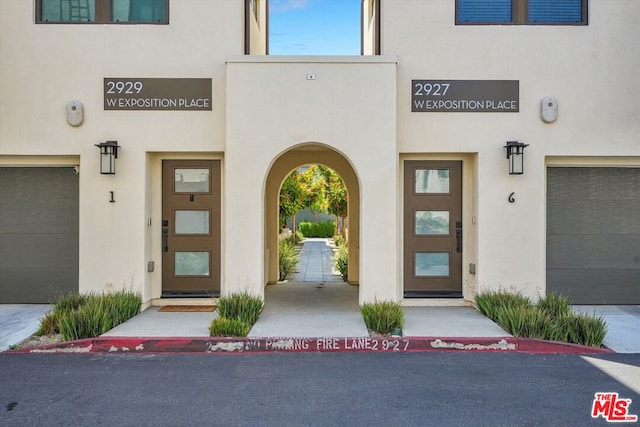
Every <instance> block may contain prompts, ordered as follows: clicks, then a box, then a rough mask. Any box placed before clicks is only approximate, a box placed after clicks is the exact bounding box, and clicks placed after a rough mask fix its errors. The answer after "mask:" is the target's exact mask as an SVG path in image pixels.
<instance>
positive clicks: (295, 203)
mask: <svg viewBox="0 0 640 427" xmlns="http://www.w3.org/2000/svg"><path fill="white" fill-rule="evenodd" d="M305 197H306V190H305V187H304V185H303V184H302V180H301V178H300V174H299V173H298V171H297V170H293V171H292V172H291V173H290V174H289V175H287V177H286V178H285V179H284V182H283V183H282V188H281V189H280V212H279V216H280V225H284V224H286V223H287V220H288V219H289V218H293V231H294V232H295V228H296V220H295V215H296V213H297V212H298V211H299V210H300V209H302V207H303V206H304V201H305Z"/></svg>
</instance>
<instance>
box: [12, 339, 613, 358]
mask: <svg viewBox="0 0 640 427" xmlns="http://www.w3.org/2000/svg"><path fill="white" fill-rule="evenodd" d="M430 351H431V352H433V351H439V352H460V351H475V352H509V353H512V352H523V353H536V354H554V353H565V354H593V353H613V351H611V350H609V349H599V348H594V347H586V346H581V345H576V344H566V343H560V342H554V341H544V340H535V339H529V338H514V337H480V338H470V337H464V338H461V337H454V338H450V337H446V338H444V337H443V338H435V337H341V338H334V337H318V338H299V337H275V338H221V337H203V338H173V337H162V338H158V337H135V338H132V337H98V338H89V339H84V340H77V341H68V342H63V343H58V344H50V345H46V346H41V347H33V348H24V349H18V350H9V351H6V352H5V354H51V353H58V354H60V353H67V354H83V353H103V354H105V353H119V354H125V353H133V354H148V353H156V354H159V353H186V354H194V353H205V354H206V353H273V352H281V353H307V352H332V353H337V352H373V353H381V352H384V353H393V352H430Z"/></svg>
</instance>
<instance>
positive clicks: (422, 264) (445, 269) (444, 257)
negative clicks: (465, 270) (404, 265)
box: [415, 252, 449, 277]
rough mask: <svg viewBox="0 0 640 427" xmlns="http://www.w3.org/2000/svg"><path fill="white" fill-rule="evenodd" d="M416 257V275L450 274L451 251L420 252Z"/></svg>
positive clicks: (443, 275)
mask: <svg viewBox="0 0 640 427" xmlns="http://www.w3.org/2000/svg"><path fill="white" fill-rule="evenodd" d="M415 257H416V259H415V266H416V269H415V275H416V277H434V276H439V277H447V276H449V253H447V252H418V253H416V255H415Z"/></svg>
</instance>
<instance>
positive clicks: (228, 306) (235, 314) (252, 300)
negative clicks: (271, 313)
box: [218, 291, 264, 328]
mask: <svg viewBox="0 0 640 427" xmlns="http://www.w3.org/2000/svg"><path fill="white" fill-rule="evenodd" d="M263 308H264V303H263V302H262V299H261V298H260V297H257V296H254V295H251V294H250V293H248V292H246V291H245V292H238V293H233V294H230V295H228V296H224V297H221V298H220V299H219V300H218V316H219V317H226V318H227V319H235V320H240V321H242V322H244V323H246V324H247V325H248V326H249V328H251V326H253V324H254V323H256V321H257V320H258V317H260V314H261V313H262V309H263Z"/></svg>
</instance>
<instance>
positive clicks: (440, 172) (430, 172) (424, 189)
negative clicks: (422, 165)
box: [415, 169, 451, 194]
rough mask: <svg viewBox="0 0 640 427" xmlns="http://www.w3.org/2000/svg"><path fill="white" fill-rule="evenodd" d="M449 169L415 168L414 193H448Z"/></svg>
mask: <svg viewBox="0 0 640 427" xmlns="http://www.w3.org/2000/svg"><path fill="white" fill-rule="evenodd" d="M450 172H451V171H450V170H449V169H416V170H415V193H416V194H448V193H450V185H449V176H450Z"/></svg>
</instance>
